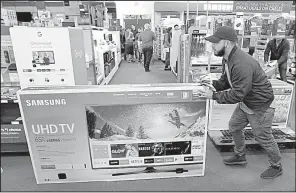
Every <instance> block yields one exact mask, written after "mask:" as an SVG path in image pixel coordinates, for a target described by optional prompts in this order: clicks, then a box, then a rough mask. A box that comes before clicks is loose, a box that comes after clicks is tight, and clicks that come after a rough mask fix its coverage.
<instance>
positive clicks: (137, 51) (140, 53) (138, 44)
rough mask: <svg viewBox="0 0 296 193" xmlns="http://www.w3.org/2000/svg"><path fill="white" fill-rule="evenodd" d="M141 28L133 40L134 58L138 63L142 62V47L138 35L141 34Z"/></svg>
mask: <svg viewBox="0 0 296 193" xmlns="http://www.w3.org/2000/svg"><path fill="white" fill-rule="evenodd" d="M142 31H143V30H142V28H139V29H138V33H137V34H136V37H135V40H136V48H137V49H136V53H135V55H136V58H137V59H138V62H142V45H141V42H140V41H139V35H140V34H141V32H142Z"/></svg>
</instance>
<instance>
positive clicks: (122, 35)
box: [120, 29, 126, 60]
mask: <svg viewBox="0 0 296 193" xmlns="http://www.w3.org/2000/svg"><path fill="white" fill-rule="evenodd" d="M120 44H121V58H122V57H124V60H126V54H125V51H124V47H125V30H124V29H121V30H120Z"/></svg>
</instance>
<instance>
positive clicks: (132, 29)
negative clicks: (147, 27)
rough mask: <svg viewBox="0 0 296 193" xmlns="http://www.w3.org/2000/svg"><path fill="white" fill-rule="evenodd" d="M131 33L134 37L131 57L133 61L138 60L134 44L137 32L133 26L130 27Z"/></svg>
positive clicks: (136, 47)
mask: <svg viewBox="0 0 296 193" xmlns="http://www.w3.org/2000/svg"><path fill="white" fill-rule="evenodd" d="M131 32H132V33H133V36H134V38H135V39H134V43H133V51H134V53H133V57H134V59H138V58H137V54H136V52H137V51H136V50H137V49H138V45H137V44H136V35H137V33H138V30H137V29H136V26H135V25H131Z"/></svg>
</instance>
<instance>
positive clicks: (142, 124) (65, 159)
mask: <svg viewBox="0 0 296 193" xmlns="http://www.w3.org/2000/svg"><path fill="white" fill-rule="evenodd" d="M202 89H203V88H202V87H199V86H196V85H195V84H160V85H121V86H120V85H116V86H100V87H97V86H76V87H65V88H56V89H53V88H39V89H38V88H31V89H24V90H22V91H20V92H19V93H18V100H19V104H20V109H21V113H22V117H23V122H24V127H25V132H26V138H27V143H28V147H29V150H30V155H31V160H32V165H33V169H34V174H35V177H36V181H37V183H38V184H43V183H67V182H87V181H117V180H137V179H153V178H171V177H189V176H203V175H204V172H205V156H206V139H207V132H206V131H207V120H208V119H207V114H208V113H207V109H208V108H207V107H208V102H207V100H206V99H203V98H200V95H199V93H200V91H201V90H202Z"/></svg>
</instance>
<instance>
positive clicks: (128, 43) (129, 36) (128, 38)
mask: <svg viewBox="0 0 296 193" xmlns="http://www.w3.org/2000/svg"><path fill="white" fill-rule="evenodd" d="M133 48H134V35H133V33H132V32H131V29H127V30H126V33H125V54H126V55H127V62H128V63H130V62H134V58H133V55H134V49H133Z"/></svg>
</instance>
